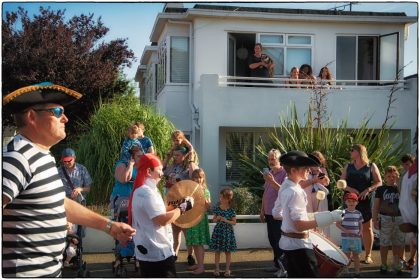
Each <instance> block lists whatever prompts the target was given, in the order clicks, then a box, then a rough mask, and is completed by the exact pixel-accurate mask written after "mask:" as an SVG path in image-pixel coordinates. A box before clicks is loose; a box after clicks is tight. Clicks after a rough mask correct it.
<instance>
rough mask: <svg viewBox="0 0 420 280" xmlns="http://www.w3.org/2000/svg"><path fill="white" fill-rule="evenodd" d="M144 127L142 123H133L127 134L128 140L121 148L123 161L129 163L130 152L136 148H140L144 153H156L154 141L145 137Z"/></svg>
mask: <svg viewBox="0 0 420 280" xmlns="http://www.w3.org/2000/svg"><path fill="white" fill-rule="evenodd" d="M144 131H145V129H144V125H143V124H142V123H141V122H135V123H133V124H132V125H131V126H130V128H129V129H128V132H127V138H125V139H124V142H123V144H122V147H121V160H124V161H127V162H129V161H130V159H131V155H130V150H131V148H132V147H134V146H139V147H140V148H141V149H142V151H143V153H152V154H154V153H155V150H154V148H153V143H152V140H150V138H149V137H146V136H144Z"/></svg>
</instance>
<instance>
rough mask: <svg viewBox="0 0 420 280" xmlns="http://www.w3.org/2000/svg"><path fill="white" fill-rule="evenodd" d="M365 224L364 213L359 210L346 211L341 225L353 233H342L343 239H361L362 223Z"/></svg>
mask: <svg viewBox="0 0 420 280" xmlns="http://www.w3.org/2000/svg"><path fill="white" fill-rule="evenodd" d="M362 222H363V216H362V213H360V211H358V210H354V211H350V210H348V209H345V210H344V218H343V221H342V222H341V225H342V226H343V227H344V228H345V229H347V230H350V231H351V233H345V232H341V236H342V237H360V236H361V231H362V229H361V227H360V223H362Z"/></svg>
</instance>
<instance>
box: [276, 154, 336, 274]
mask: <svg viewBox="0 0 420 280" xmlns="http://www.w3.org/2000/svg"><path fill="white" fill-rule="evenodd" d="M280 163H281V165H282V166H283V167H284V169H285V170H286V172H287V178H286V179H285V180H284V182H283V184H282V186H281V188H280V191H279V194H278V198H277V200H276V203H275V205H274V208H273V217H274V218H275V219H282V220H283V222H282V226H281V231H282V236H281V238H280V242H279V246H280V248H281V249H282V250H283V251H284V253H285V256H286V263H287V274H288V277H298V278H304V277H307V278H309V277H311V278H314V277H319V271H318V267H317V265H318V264H317V260H316V256H315V253H314V250H313V245H312V242H311V240H310V239H309V232H308V230H309V229H313V228H317V227H321V228H322V227H326V226H329V225H330V224H332V223H334V222H337V221H341V219H342V218H341V215H342V210H334V211H332V212H329V211H325V212H317V213H315V214H314V218H315V219H312V220H310V219H309V218H308V213H307V212H306V204H307V198H306V194H305V191H304V190H303V189H302V187H301V186H300V185H299V182H300V181H301V180H307V176H308V172H309V167H311V166H319V160H318V159H316V158H315V157H310V156H308V155H307V154H305V153H304V152H301V151H290V152H288V153H286V154H284V155H282V156H281V157H280Z"/></svg>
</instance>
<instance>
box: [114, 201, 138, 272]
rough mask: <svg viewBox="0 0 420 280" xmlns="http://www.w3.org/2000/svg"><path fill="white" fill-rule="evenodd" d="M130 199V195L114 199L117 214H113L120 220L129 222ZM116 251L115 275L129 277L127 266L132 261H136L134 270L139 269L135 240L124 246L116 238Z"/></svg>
mask: <svg viewBox="0 0 420 280" xmlns="http://www.w3.org/2000/svg"><path fill="white" fill-rule="evenodd" d="M128 200H129V198H128V197H116V198H115V199H114V201H113V203H114V207H113V209H116V211H115V214H114V213H113V215H114V218H115V220H117V221H118V222H124V223H127V221H128ZM114 253H115V261H113V262H112V272H113V274H114V276H115V277H127V269H126V268H125V266H126V264H128V263H130V262H131V261H134V262H133V263H134V270H135V271H136V272H137V271H138V266H137V261H136V258H135V256H134V242H133V241H129V242H128V243H127V244H126V245H125V246H123V245H122V244H121V243H120V242H119V241H118V240H115V249H114ZM124 260H125V262H124ZM117 262H118V263H117ZM116 263H117V264H116Z"/></svg>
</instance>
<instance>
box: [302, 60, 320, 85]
mask: <svg viewBox="0 0 420 280" xmlns="http://www.w3.org/2000/svg"><path fill="white" fill-rule="evenodd" d="M299 79H301V80H303V81H301V82H300V83H301V84H302V85H315V84H316V78H315V76H314V75H313V74H312V67H311V65H309V64H302V65H301V66H300V68H299ZM306 88H313V87H308V86H306Z"/></svg>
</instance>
